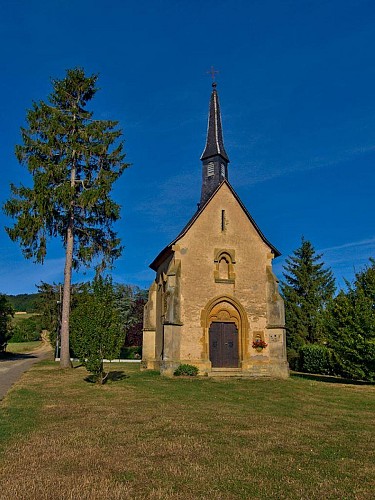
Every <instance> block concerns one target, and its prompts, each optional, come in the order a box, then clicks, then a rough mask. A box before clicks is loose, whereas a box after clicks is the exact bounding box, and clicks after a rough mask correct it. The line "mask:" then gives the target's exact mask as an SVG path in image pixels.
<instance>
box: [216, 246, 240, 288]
mask: <svg viewBox="0 0 375 500" xmlns="http://www.w3.org/2000/svg"><path fill="white" fill-rule="evenodd" d="M223 258H225V260H227V262H228V278H220V270H219V266H220V261H221V260H222V259H223ZM235 263H236V259H235V251H234V250H233V249H229V248H215V256H214V264H215V268H214V279H215V283H234V282H235V279H236V273H235V272H234V265H235Z"/></svg>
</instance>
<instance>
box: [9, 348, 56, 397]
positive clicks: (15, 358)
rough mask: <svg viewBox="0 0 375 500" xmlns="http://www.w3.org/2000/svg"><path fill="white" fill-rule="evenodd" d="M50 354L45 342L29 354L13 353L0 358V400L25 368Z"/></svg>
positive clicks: (50, 350)
mask: <svg viewBox="0 0 375 500" xmlns="http://www.w3.org/2000/svg"><path fill="white" fill-rule="evenodd" d="M51 354H52V349H51V347H50V345H49V344H48V343H47V342H46V343H44V344H43V345H42V346H41V347H39V349H36V350H35V351H33V352H31V353H30V354H14V355H12V356H9V357H4V358H0V400H2V399H3V398H4V396H5V395H6V394H7V392H8V391H9V389H10V388H11V387H12V385H13V384H14V383H15V382H17V380H18V379H19V378H20V377H21V375H22V374H23V373H24V372H25V371H26V370H28V369H29V368H30V367H31V366H32V365H33V364H34V363H37V362H38V361H40V360H41V359H45V358H47V357H48V355H51Z"/></svg>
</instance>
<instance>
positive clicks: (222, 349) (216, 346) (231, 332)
mask: <svg viewBox="0 0 375 500" xmlns="http://www.w3.org/2000/svg"><path fill="white" fill-rule="evenodd" d="M209 341H210V360H211V363H212V367H213V368H237V367H238V331H237V327H236V325H235V324H234V323H220V322H216V321H214V322H212V323H211V326H210V330H209Z"/></svg>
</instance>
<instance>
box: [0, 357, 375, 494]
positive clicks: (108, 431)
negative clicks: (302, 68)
mask: <svg viewBox="0 0 375 500" xmlns="http://www.w3.org/2000/svg"><path fill="white" fill-rule="evenodd" d="M112 370H117V371H116V372H115V373H114V374H113V380H110V381H109V383H108V384H107V385H105V386H103V387H99V386H96V385H95V384H90V383H87V382H85V381H84V378H85V377H86V371H85V370H84V369H83V368H76V369H74V370H70V371H60V370H59V369H58V367H57V366H56V365H55V364H54V363H53V362H50V361H46V362H42V363H40V364H38V365H37V366H35V367H34V368H33V369H32V370H31V371H29V372H28V373H26V374H25V375H24V376H23V378H22V380H21V381H20V382H19V383H18V384H17V385H16V386H15V388H14V389H13V390H12V391H11V392H10V393H9V395H8V396H7V398H6V399H5V400H4V402H3V403H2V404H1V405H0V452H1V453H2V455H1V457H0V464H1V465H0V484H1V489H0V498H4V499H5V498H6V499H7V498H17V499H34V498H35V499H55V498H56V499H59V500H60V499H71V498H79V499H90V500H91V499H99V498H101V499H148V498H150V499H211V500H216V499H237V498H243V499H253V498H264V499H268V498H277V499H279V498H280V499H281V498H284V499H319V500H321V499H330V498H331V499H333V498H335V499H350V498H352V499H354V498H356V499H370V498H371V499H372V498H374V467H375V457H374V434H375V431H374V414H375V386H371V385H349V384H348V385H346V384H336V383H326V382H318V381H312V380H309V379H303V378H298V377H293V378H291V379H290V380H286V381H276V380H229V381H213V380H209V379H174V380H169V379H164V378H161V377H160V376H159V375H158V374H157V373H155V372H143V373H142V372H140V371H139V367H138V365H137V366H134V365H125V366H124V365H113V366H112Z"/></svg>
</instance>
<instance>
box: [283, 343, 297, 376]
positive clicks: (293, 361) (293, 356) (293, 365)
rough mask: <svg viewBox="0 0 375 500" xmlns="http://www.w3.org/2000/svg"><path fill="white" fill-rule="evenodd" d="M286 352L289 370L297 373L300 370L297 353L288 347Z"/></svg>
mask: <svg viewBox="0 0 375 500" xmlns="http://www.w3.org/2000/svg"><path fill="white" fill-rule="evenodd" d="M286 352H287V357H288V362H289V367H290V369H291V370H294V371H296V372H298V371H299V369H300V362H299V352H298V351H296V350H295V349H292V348H290V347H288V348H287V350H286Z"/></svg>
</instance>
